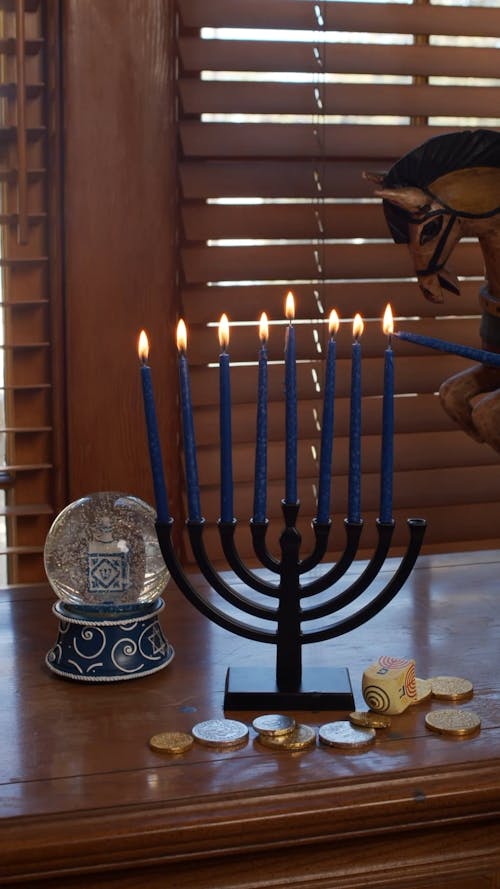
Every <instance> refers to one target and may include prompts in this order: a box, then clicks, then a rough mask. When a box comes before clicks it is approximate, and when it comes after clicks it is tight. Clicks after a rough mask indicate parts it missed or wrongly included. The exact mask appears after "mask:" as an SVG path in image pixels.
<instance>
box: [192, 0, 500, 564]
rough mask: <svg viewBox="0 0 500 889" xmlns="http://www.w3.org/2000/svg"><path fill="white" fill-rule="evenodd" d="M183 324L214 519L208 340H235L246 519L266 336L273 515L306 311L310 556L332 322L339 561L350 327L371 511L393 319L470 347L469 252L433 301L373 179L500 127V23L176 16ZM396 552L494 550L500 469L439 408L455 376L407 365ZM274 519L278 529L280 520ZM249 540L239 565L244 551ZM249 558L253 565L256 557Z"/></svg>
mask: <svg viewBox="0 0 500 889" xmlns="http://www.w3.org/2000/svg"><path fill="white" fill-rule="evenodd" d="M177 5H178V15H179V39H178V56H179V79H178V94H179V137H180V152H181V157H180V165H179V171H180V173H179V175H180V201H181V208H180V213H181V245H180V257H181V260H180V276H181V282H180V283H181V302H182V311H183V314H184V317H185V318H186V321H187V324H188V328H189V331H190V341H189V359H190V365H191V374H192V388H193V399H194V402H195V407H196V434H197V441H198V452H199V464H200V465H199V470H200V481H201V487H202V491H201V496H202V507H203V513H204V515H205V516H206V518H207V520H208V521H209V522H211V523H212V532H213V541H212V542H213V545H214V546H215V543H216V534H215V529H214V528H213V523H214V522H215V520H216V518H217V517H218V515H219V499H218V497H219V494H218V478H219V466H218V382H217V367H216V364H217V355H218V344H217V333H216V326H214V325H216V323H217V321H218V318H219V317H220V315H221V313H222V312H227V314H228V316H229V319H230V322H231V340H230V347H229V351H230V354H231V361H232V396H233V453H234V477H235V514H236V517H237V518H238V520H239V523H241V524H243V525H246V522H247V520H248V518H249V517H250V516H251V512H252V496H253V462H254V443H255V401H256V386H257V382H256V380H257V369H256V360H257V351H258V336H257V322H258V318H259V315H260V313H261V312H262V311H263V310H265V311H266V312H267V313H268V314H269V317H270V319H271V328H270V339H269V355H270V359H271V366H270V428H269V484H268V490H269V495H268V504H269V506H268V511H269V517H270V519H271V522H272V524H273V525H277V530H278V531H279V530H280V529H281V523H280V521H279V517H280V500H281V498H282V497H283V496H284V482H283V478H284V448H283V430H284V407H283V380H284V368H283V345H284V299H285V294H286V291H287V290H288V289H289V288H291V289H292V290H293V291H294V293H295V295H296V299H297V313H296V319H297V321H296V331H297V344H298V358H299V370H298V391H299V399H300V403H299V438H300V441H299V474H300V481H299V498H300V501H301V512H300V528H301V531H302V533H303V537H304V542H306V541H307V540H309V534H310V530H309V526H310V521H311V519H312V517H313V516H314V514H315V509H316V484H317V477H318V462H319V441H320V424H321V397H322V384H323V373H324V360H325V353H326V348H325V347H326V342H327V323H326V320H327V317H328V313H329V310H330V309H331V308H336V309H337V311H338V313H339V315H340V318H341V328H340V331H339V334H338V336H337V355H338V362H337V379H336V404H335V442H334V457H333V473H332V513H333V516H334V531H333V537H332V541H333V544H334V546H337V545H341V544H342V543H343V540H344V537H343V527H342V526H343V521H342V520H343V517H344V516H345V514H346V508H347V471H348V426H349V394H350V393H349V388H350V350H351V342H352V333H351V331H352V318H353V315H354V313H355V312H358V311H359V312H361V314H362V315H363V318H364V321H365V331H364V334H363V337H362V348H363V425H362V430H363V447H362V451H363V453H362V465H363V479H362V504H363V505H362V515H363V518H364V520H365V529H364V538H363V543H364V545H366V546H368V547H371V545H372V543H373V539H374V527H375V518H376V517H377V515H378V501H379V462H380V430H381V392H382V372H383V366H382V365H383V350H384V348H385V339H384V337H383V335H382V332H381V318H382V315H383V311H384V308H385V305H386V303H387V302H390V303H391V305H392V307H393V311H394V314H395V316H396V318H397V324H398V326H399V327H400V328H401V329H402V328H405V329H408V330H412V331H414V332H419V333H423V334H431V335H433V336H438V337H442V338H444V339H447V340H451V341H454V342H462V343H469V344H473V345H479V333H478V328H479V309H478V302H477V294H478V290H479V285H480V282H481V280H482V259H481V254H480V251H479V248H478V245H477V244H476V243H474V242H462V243H461V244H460V245H459V247H458V248H457V249H456V250H455V253H454V255H453V257H452V264H453V266H454V268H455V269H456V271H457V272H458V273H459V275H460V277H461V290H462V292H461V296H460V297H451V296H450V297H449V298H448V300H447V302H446V304H445V305H444V306H442V307H439V308H436V306H433V305H431V304H430V303H426V301H425V300H424V298H423V297H422V295H421V293H420V290H419V288H418V286H417V284H416V279H415V278H414V276H413V268H412V266H411V263H410V259H409V256H408V254H407V250H406V247H405V246H404V245H402V246H396V245H395V244H394V243H393V241H392V239H391V238H390V235H389V232H388V230H387V227H386V223H385V220H384V216H383V212H382V207H381V204H380V201H378V200H376V199H374V197H373V194H372V190H371V188H370V185H369V183H367V182H365V181H364V180H363V178H362V173H363V171H364V170H378V171H380V170H385V169H389V167H390V166H391V165H392V164H393V163H394V162H395V161H396V160H397V159H398V158H399V157H401V156H402V155H403V154H404V153H406V152H407V151H409V150H411V149H413V148H415V147H417V146H418V145H420V144H421V143H422V142H424V141H425V140H426V139H428V138H430V137H431V136H434V135H437V134H441V133H447V132H453V131H455V130H459V129H462V128H465V127H475V126H486V127H489V128H497V127H499V126H500V102H499V96H500V90H499V85H500V80H499V79H498V59H499V54H498V47H499V42H500V41H499V37H498V35H499V34H500V5H499V3H498V2H496V3H487V4H484V5H483V4H481V6H480V7H478V6H477V5H472V4H468V5H450V4H447V3H446V4H441V3H439V4H438V3H426V2H424V3H414V4H412V3H363V2H361V3H358V2H335V0H327V2H317V3H316V2H310V0H238V2H234V0H211V2H210V3H207V2H205V0H178V4H177ZM395 349H396V392H397V394H396V401H395V418H396V440H395V479H394V504H395V519H396V523H397V528H396V533H395V538H394V539H395V543H396V545H397V546H399V545H402V544H404V543H405V542H406V525H405V519H406V518H407V517H408V516H423V517H425V518H426V519H427V520H428V523H429V528H428V533H427V547H428V548H429V547H433V548H439V547H443V548H446V549H459V548H464V547H468V546H475V547H478V546H482V545H484V546H491V545H496V544H497V538H496V534H495V531H494V529H495V528H496V527H497V523H498V516H499V510H500V505H499V494H500V467H499V465H498V457H497V456H496V455H495V453H494V452H493V451H492V450H490V449H488V448H487V447H486V446H483V445H480V444H477V443H475V442H474V441H472V439H469V438H468V437H467V436H466V435H465V434H464V433H463V432H462V431H461V430H459V429H458V427H454V426H453V424H452V423H451V421H450V420H449V419H448V418H447V416H446V415H445V414H444V412H443V410H442V409H441V407H440V404H439V401H438V397H437V390H438V388H439V385H440V383H441V382H442V381H443V380H444V379H445V378H447V377H448V376H450V375H451V374H452V373H454V372H456V371H459V370H461V369H463V367H464V363H463V360H461V359H459V358H456V357H454V356H451V355H444V354H438V353H432V354H431V353H429V352H427V351H426V352H423V351H422V350H421V349H419V348H418V347H411V346H409V345H408V344H405V345H404V347H403V344H401V343H400V344H397V345H396V347H395ZM273 520H274V521H273ZM238 533H239V534H240V536H239V538H238V540H239V546H240V549H241V550H242V552H243V553H244V554H245V555H248V554H249V553H250V549H251V544H250V542H249V540H248V538H247V535H246V534H244V533H241V530H240V529H239V532H238ZM246 547H247V549H246Z"/></svg>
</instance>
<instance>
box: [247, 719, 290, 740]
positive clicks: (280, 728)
mask: <svg viewBox="0 0 500 889" xmlns="http://www.w3.org/2000/svg"><path fill="white" fill-rule="evenodd" d="M252 725H253V727H254V729H255V731H256V732H258V733H259V735H270V736H271V737H273V738H279V737H280V736H281V735H288V734H289V732H292V731H293V730H294V728H295V719H294V718H293V716H283V715H282V714H281V713H272V714H265V715H264V716H257V717H256V718H255V719H254V721H253V722H252Z"/></svg>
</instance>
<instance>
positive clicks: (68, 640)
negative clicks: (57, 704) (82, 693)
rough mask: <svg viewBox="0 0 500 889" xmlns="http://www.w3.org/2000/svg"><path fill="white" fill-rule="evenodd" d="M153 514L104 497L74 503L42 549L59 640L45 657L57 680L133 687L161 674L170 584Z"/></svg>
mask: <svg viewBox="0 0 500 889" xmlns="http://www.w3.org/2000/svg"><path fill="white" fill-rule="evenodd" d="M155 521H156V513H155V511H154V510H153V509H152V507H151V506H149V505H148V504H147V503H145V502H144V501H143V500H140V499H139V498H138V497H134V496H132V495H130V494H123V493H119V492H114V491H100V492H97V493H94V494H89V495H87V496H85V497H82V498H80V499H79V500H76V501H75V502H73V503H70V504H69V505H68V506H66V507H65V509H63V510H62V512H60V513H59V515H58V516H57V518H56V519H55V521H54V522H53V524H52V526H51V528H50V530H49V533H48V535H47V540H46V542H45V549H44V563H45V571H46V574H47V578H48V581H49V583H50V586H51V587H52V589H53V590H54V592H55V594H56V596H57V597H58V600H57V602H56V603H55V605H54V607H53V612H54V614H55V615H56V617H57V618H58V620H59V635H58V638H57V641H56V643H55V645H54V646H53V648H51V650H50V651H49V652H48V654H47V657H46V664H47V666H48V667H49V668H50V669H51V670H52V671H53V672H54V673H57V674H58V675H60V676H63V677H66V678H69V679H76V680H80V681H87V682H106V681H116V680H121V679H133V678H135V677H138V676H145V675H148V674H150V673H155V672H156V671H157V670H161V669H163V667H166V665H167V664H168V663H170V661H171V660H172V658H173V656H174V651H173V648H172V646H171V645H170V643H169V642H168V640H167V639H166V638H165V636H164V634H163V630H162V628H161V625H160V622H159V619H158V616H159V614H160V612H161V611H162V610H163V608H164V601H163V599H162V597H161V596H162V593H163V591H164V589H165V587H166V585H167V583H168V580H169V577H170V575H169V572H168V569H167V568H166V566H165V562H164V560H163V557H162V554H161V550H160V547H159V544H158V539H157V536H156V528H155Z"/></svg>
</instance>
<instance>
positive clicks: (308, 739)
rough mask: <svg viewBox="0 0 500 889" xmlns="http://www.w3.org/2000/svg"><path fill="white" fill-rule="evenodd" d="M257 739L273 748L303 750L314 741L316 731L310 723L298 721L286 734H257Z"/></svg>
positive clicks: (265, 745)
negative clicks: (304, 723)
mask: <svg viewBox="0 0 500 889" xmlns="http://www.w3.org/2000/svg"><path fill="white" fill-rule="evenodd" d="M258 741H259V742H260V743H261V744H263V745H264V747H272V748H273V750H305V748H306V747H311V746H312V745H313V744H315V743H316V732H315V730H314V729H313V728H312V727H311V726H310V725H301V724H300V723H299V724H298V725H296V726H295V728H294V729H293V730H292V731H291V732H288V734H286V735H277V736H276V735H259V736H258Z"/></svg>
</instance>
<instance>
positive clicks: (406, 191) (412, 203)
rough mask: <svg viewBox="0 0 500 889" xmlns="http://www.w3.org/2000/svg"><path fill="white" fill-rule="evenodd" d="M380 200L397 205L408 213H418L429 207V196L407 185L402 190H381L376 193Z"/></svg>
mask: <svg viewBox="0 0 500 889" xmlns="http://www.w3.org/2000/svg"><path fill="white" fill-rule="evenodd" d="M374 193H375V194H376V196H377V197H378V198H383V200H384V201H389V203H390V204H396V206H397V207H401V209H402V210H406V211H407V212H408V213H417V212H419V211H420V212H421V211H422V210H425V209H426V208H428V207H429V195H427V194H426V193H425V191H422V190H421V189H420V188H414V187H413V186H410V185H407V186H404V187H401V188H380V189H376V191H375V192H374Z"/></svg>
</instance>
